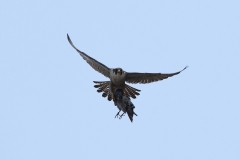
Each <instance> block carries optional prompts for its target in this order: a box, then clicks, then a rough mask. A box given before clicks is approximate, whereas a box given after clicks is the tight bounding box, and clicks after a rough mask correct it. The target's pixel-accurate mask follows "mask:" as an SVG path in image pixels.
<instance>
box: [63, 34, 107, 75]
mask: <svg viewBox="0 0 240 160" xmlns="http://www.w3.org/2000/svg"><path fill="white" fill-rule="evenodd" d="M67 38H68V42H69V43H70V44H71V45H72V47H73V48H74V49H76V51H77V52H78V53H79V54H80V56H82V58H83V59H84V60H85V61H86V62H87V63H88V64H89V65H90V66H91V67H92V68H93V69H95V70H96V71H98V72H99V73H102V74H103V75H104V76H106V77H108V78H110V69H109V68H108V67H107V66H105V65H104V64H102V63H100V62H98V61H97V60H95V59H94V58H92V57H90V56H88V55H87V54H86V53H84V52H82V51H80V50H78V49H77V48H76V47H75V46H74V45H73V43H72V41H71V39H70V37H69V35H68V34H67Z"/></svg>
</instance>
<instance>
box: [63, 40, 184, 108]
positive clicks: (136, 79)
mask: <svg viewBox="0 0 240 160" xmlns="http://www.w3.org/2000/svg"><path fill="white" fill-rule="evenodd" d="M67 38H68V41H69V43H70V44H71V46H72V47H73V48H74V49H75V50H76V51H77V52H78V53H79V54H80V56H81V57H82V58H83V59H84V60H85V61H86V62H87V63H88V64H89V65H90V66H91V67H92V68H93V69H95V70H96V71H98V72H99V73H101V74H103V75H104V76H106V77H108V78H109V79H110V81H103V82H95V81H94V83H96V84H97V85H95V86H94V87H96V88H98V92H103V94H102V96H103V97H107V96H108V100H109V101H111V100H113V102H114V104H115V105H117V101H116V98H115V96H114V93H115V92H116V91H117V90H121V91H122V92H123V96H126V97H129V98H130V97H131V98H136V96H138V95H139V93H138V92H140V90H138V89H136V88H133V87H131V86H129V85H127V84H126V83H125V82H127V83H133V84H136V83H142V84H146V83H152V82H157V81H160V80H163V79H167V78H168V77H172V76H174V75H177V74H179V73H181V72H182V71H183V70H185V69H186V68H187V66H186V67H185V68H184V69H183V70H181V71H179V72H175V73H167V74H162V73H138V72H126V71H124V70H123V69H122V68H108V67H107V66H106V65H104V64H102V63H100V62H98V61H97V60H95V59H94V58H92V57H90V56H88V55H87V54H86V53H84V52H82V51H80V50H79V49H77V48H76V47H75V46H74V45H73V43H72V41H71V39H70V37H69V35H67Z"/></svg>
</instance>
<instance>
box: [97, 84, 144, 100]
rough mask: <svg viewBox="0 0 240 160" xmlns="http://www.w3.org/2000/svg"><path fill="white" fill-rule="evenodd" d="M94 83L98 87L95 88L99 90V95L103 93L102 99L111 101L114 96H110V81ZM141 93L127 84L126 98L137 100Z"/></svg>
mask: <svg viewBox="0 0 240 160" xmlns="http://www.w3.org/2000/svg"><path fill="white" fill-rule="evenodd" d="M93 82H94V83H96V84H97V85H94V87H95V88H98V90H97V92H99V93H101V92H103V94H102V97H104V98H105V97H108V100H109V101H111V100H112V96H111V94H110V88H109V85H110V81H93ZM140 91H141V90H139V89H136V88H133V87H131V86H129V85H127V84H125V90H124V96H126V97H129V98H130V97H131V98H133V99H135V98H136V96H139V95H140V93H139V92H140Z"/></svg>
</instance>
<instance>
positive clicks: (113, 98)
mask: <svg viewBox="0 0 240 160" xmlns="http://www.w3.org/2000/svg"><path fill="white" fill-rule="evenodd" d="M111 95H112V100H113V101H114V102H115V101H116V99H115V97H114V94H113V92H112V93H111Z"/></svg>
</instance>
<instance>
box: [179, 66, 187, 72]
mask: <svg viewBox="0 0 240 160" xmlns="http://www.w3.org/2000/svg"><path fill="white" fill-rule="evenodd" d="M187 68H188V66H186V67H184V68H183V70H181V71H180V72H182V71H184V70H185V69H187ZM180 72H179V73H180Z"/></svg>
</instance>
